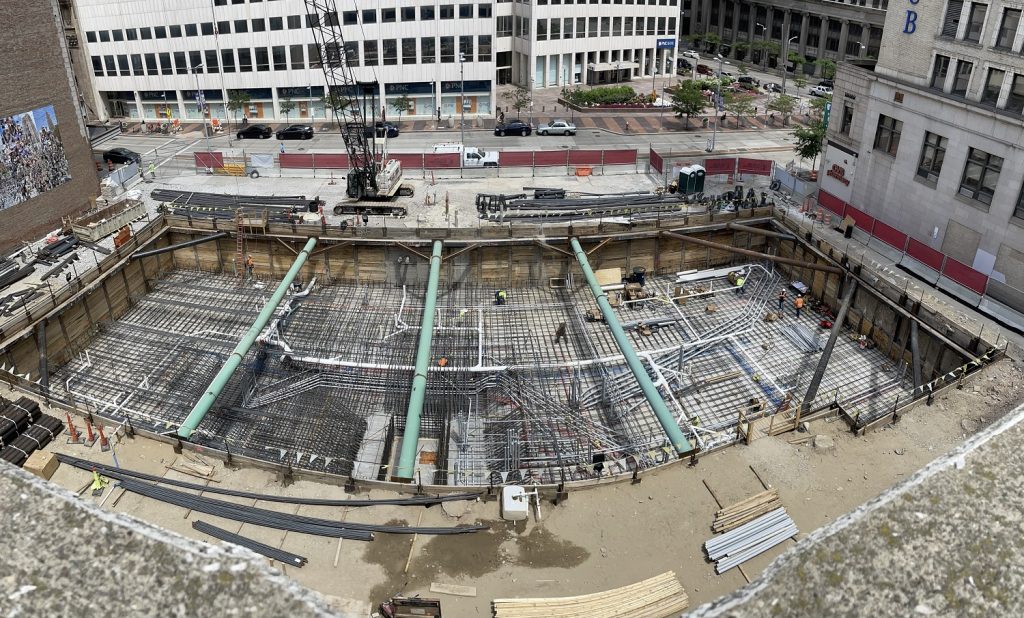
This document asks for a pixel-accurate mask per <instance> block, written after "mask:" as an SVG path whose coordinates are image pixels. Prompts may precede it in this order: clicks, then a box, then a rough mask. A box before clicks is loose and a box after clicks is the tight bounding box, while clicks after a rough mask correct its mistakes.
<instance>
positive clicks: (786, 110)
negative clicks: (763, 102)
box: [768, 94, 796, 126]
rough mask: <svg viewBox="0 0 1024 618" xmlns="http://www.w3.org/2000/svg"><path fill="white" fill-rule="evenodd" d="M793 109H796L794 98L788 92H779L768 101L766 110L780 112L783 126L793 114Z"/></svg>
mask: <svg viewBox="0 0 1024 618" xmlns="http://www.w3.org/2000/svg"><path fill="white" fill-rule="evenodd" d="M794 109H796V99H795V98H794V97H791V96H789V95H788V94H780V95H779V96H777V97H775V98H774V99H772V100H771V101H769V102H768V111H770V112H778V113H779V114H782V124H783V125H784V126H785V125H788V124H789V117H790V116H792V115H793V110H794Z"/></svg>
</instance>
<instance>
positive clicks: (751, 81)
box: [736, 75, 761, 88]
mask: <svg viewBox="0 0 1024 618" xmlns="http://www.w3.org/2000/svg"><path fill="white" fill-rule="evenodd" d="M736 81H738V82H739V83H741V84H743V85H744V86H750V87H753V88H757V87H758V86H760V85H761V82H760V81H758V80H757V79H755V78H753V77H751V76H750V75H740V76H739V77H737V78H736Z"/></svg>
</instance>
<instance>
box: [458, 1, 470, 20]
mask: <svg viewBox="0 0 1024 618" xmlns="http://www.w3.org/2000/svg"><path fill="white" fill-rule="evenodd" d="M472 18H473V5H472V4H460V5H459V19H472Z"/></svg>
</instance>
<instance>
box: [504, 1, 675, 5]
mask: <svg viewBox="0 0 1024 618" xmlns="http://www.w3.org/2000/svg"><path fill="white" fill-rule="evenodd" d="M502 1H506V2H507V1H508V0H502ZM516 2H519V3H520V4H530V0H516ZM537 4H539V5H541V6H544V5H547V4H554V5H558V4H639V5H641V6H643V5H645V4H646V5H648V6H676V5H677V4H679V0H635V1H634V0H576V1H575V2H573V0H537Z"/></svg>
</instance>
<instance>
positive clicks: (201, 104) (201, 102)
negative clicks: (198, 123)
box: [192, 64, 212, 152]
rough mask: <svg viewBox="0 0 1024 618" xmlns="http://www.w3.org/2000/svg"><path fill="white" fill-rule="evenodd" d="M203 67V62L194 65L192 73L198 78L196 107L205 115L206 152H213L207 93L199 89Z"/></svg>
mask: <svg viewBox="0 0 1024 618" xmlns="http://www.w3.org/2000/svg"><path fill="white" fill-rule="evenodd" d="M201 68H203V65H202V64H197V65H195V66H194V67H192V75H193V76H195V78H196V107H198V108H199V115H201V116H202V117H203V135H205V136H206V152H212V150H211V149H210V127H209V125H208V124H207V122H206V120H207V118H206V95H205V94H204V93H203V91H202V90H200V89H199V69H201Z"/></svg>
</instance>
